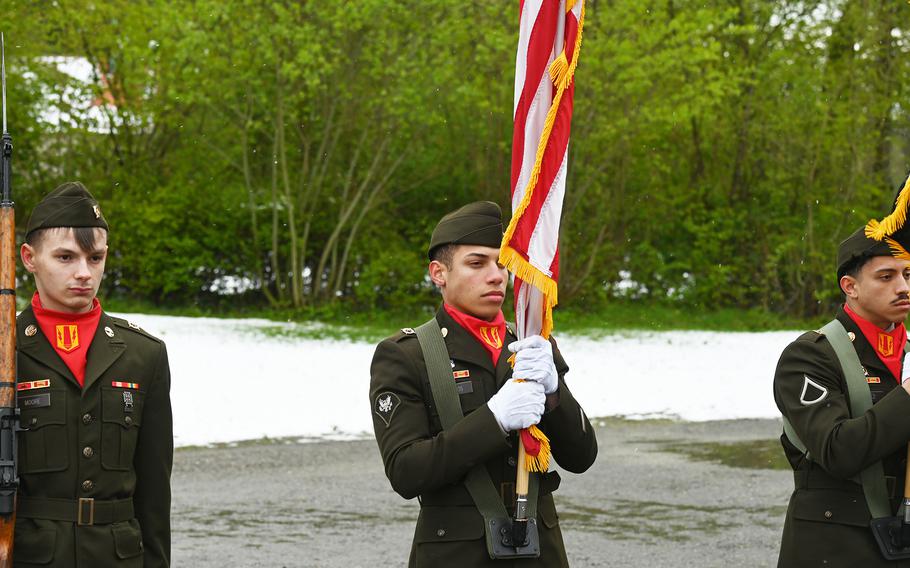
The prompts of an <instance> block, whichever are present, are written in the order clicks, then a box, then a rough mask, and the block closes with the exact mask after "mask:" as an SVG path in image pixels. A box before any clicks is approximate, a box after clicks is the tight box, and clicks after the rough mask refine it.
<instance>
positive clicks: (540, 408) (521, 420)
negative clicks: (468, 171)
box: [370, 202, 597, 568]
mask: <svg viewBox="0 0 910 568" xmlns="http://www.w3.org/2000/svg"><path fill="white" fill-rule="evenodd" d="M501 238H502V220H501V214H500V209H499V207H498V206H497V205H496V204H494V203H490V202H477V203H472V204H469V205H466V206H464V207H462V208H461V209H458V210H457V211H454V212H452V213H450V214H448V215H446V216H445V217H443V218H442V220H441V221H440V222H439V224H438V225H437V226H436V229H435V230H434V231H433V236H432V238H431V241H430V246H429V251H428V254H429V258H430V264H429V274H430V277H431V279H432V280H433V283H434V284H435V285H436V286H438V287H439V289H440V291H441V292H442V298H443V305H442V307H441V308H440V309H439V311H438V312H437V313H436V316H435V318H433V319H432V320H431V321H430V322H428V324H425V325H424V326H421V328H418V329H417V330H414V329H411V328H405V329H403V330H401V332H399V333H398V334H396V335H394V336H392V337H390V338H389V339H386V340H385V341H383V342H382V343H380V344H379V346H378V347H377V349H376V353H375V355H374V357H373V363H372V366H371V369H370V375H371V381H370V403H371V405H372V411H373V427H374V431H375V434H376V441H377V442H378V444H379V449H380V452H381V454H382V459H383V463H384V464H385V471H386V475H387V476H388V478H389V481H390V482H391V484H392V488H393V489H395V491H396V492H398V493H399V494H400V495H401V496H402V497H405V498H407V499H411V498H413V497H419V498H420V506H421V509H420V516H419V517H418V520H417V527H416V530H415V532H414V541H413V545H412V548H411V557H410V562H409V566H412V567H414V566H417V567H420V566H427V567H433V568H437V567H442V568H444V567H446V566H458V567H462V566H472V567H473V566H498V565H502V564H501V561H499V560H493V559H492V556H493V555H494V554H495V553H496V552H495V551H494V548H495V549H497V550H499V551H500V552H501V553H502V554H504V555H506V556H505V557H508V554H509V553H510V551H509V550H507V549H508V548H509V547H507V546H503V545H502V535H501V534H500V531H499V530H493V529H492V528H491V526H490V524H489V521H490V515H488V514H487V513H488V511H490V510H494V512H495V511H497V510H498V511H501V513H500V514H499V515H498V516H495V515H494V516H495V519H494V520H497V521H499V520H501V519H502V518H503V517H506V518H507V517H508V516H511V515H512V514H513V513H514V508H515V507H514V505H515V484H514V480H515V477H516V471H517V467H516V466H517V461H516V448H517V447H518V440H517V432H518V430H520V429H522V428H527V427H528V426H531V425H532V424H537V423H538V422H539V423H540V429H541V430H542V431H543V432H545V433H546V434H547V435H548V436H549V438H550V439H551V440H552V441H553V456H554V458H555V459H556V461H557V462H558V463H559V465H560V466H562V467H563V468H564V469H566V470H567V471H571V472H575V473H581V472H583V471H585V470H587V469H588V468H589V467H590V466H591V464H592V463H594V459H595V457H596V455H597V442H596V439H595V436H594V431H593V429H592V428H591V424H590V423H589V422H588V420H587V418H586V417H585V415H584V412H583V411H582V410H581V407H580V406H579V405H578V403H577V402H576V400H575V398H574V397H573V396H572V393H571V391H569V388H568V387H567V386H566V383H565V380H564V376H565V373H566V371H568V366H567V365H566V363H565V361H564V360H563V358H562V355H561V354H560V353H559V350H558V349H557V348H556V346H555V342H552V341H546V340H544V339H542V338H541V337H539V336H536V337H530V338H528V339H526V340H525V341H523V342H516V339H517V338H516V337H515V334H514V332H513V330H512V329H511V328H510V326H508V325H507V324H506V323H505V320H504V319H503V316H502V311H501V306H502V303H503V300H504V299H505V292H506V284H507V277H508V274H507V273H506V271H505V269H504V268H503V267H502V266H501V265H500V264H499V263H498V258H499V243H500V241H501ZM427 325H429V327H427ZM427 329H429V330H430V331H429V333H430V334H431V339H432V338H433V337H435V338H436V340H437V341H438V342H439V344H441V345H440V351H442V352H443V353H444V354H443V355H442V356H441V358H442V361H441V364H442V367H443V371H442V373H443V374H444V375H446V376H443V378H442V381H443V382H444V384H443V385H442V386H443V387H447V388H449V389H451V390H450V391H449V392H448V393H447V392H441V393H440V392H439V391H438V389H437V386H438V385H436V384H434V379H433V377H432V376H431V375H432V374H433V369H434V368H438V366H434V365H433V362H434V361H433V355H431V353H432V351H431V350H430V349H429V348H428V346H427V345H425V344H423V337H422V333H427V332H426V331H424V330H427ZM424 337H425V336H424ZM440 340H441V341H440ZM506 345H507V346H508V347H509V349H510V350H512V351H515V352H516V356H515V372H514V376H515V377H521V378H522V379H525V380H524V381H523V382H520V381H516V380H513V379H512V377H513V372H512V367H511V365H510V364H509V350H507V349H503V346H506ZM437 362H438V360H437ZM448 394H450V395H451V399H453V400H454V405H455V408H456V412H458V413H463V415H464V416H463V417H461V416H456V417H455V418H454V419H452V420H450V419H449V418H448V417H447V412H448V411H447V402H446V400H447V399H446V398H445V397H446V395H448ZM559 483H560V477H559V474H558V473H557V472H555V471H552V472H547V473H545V474H542V475H540V476H539V484H537V485H538V486H537V494H538V497H537V498H536V499H534V501H533V502H532V503H531V506H532V508H533V509H536V513H535V514H534V515H532V516H531V518H532V519H533V523H534V524H535V525H536V526H537V528H538V529H539V533H538V534H539V542H538V543H536V553H535V552H529V553H527V554H525V555H524V556H526V557H525V558H522V559H515V560H512V562H513V563H512V564H507V565H510V566H529V567H530V566H567V565H568V561H567V559H566V553H565V547H564V545H563V541H562V534H561V532H560V529H559V523H558V520H557V516H556V508H555V505H554V502H553V497H552V492H553V491H554V490H556V488H557V487H558V486H559ZM512 548H513V549H514V548H515V547H512ZM530 548H533V546H532V547H530Z"/></svg>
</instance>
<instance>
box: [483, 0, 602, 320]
mask: <svg viewBox="0 0 910 568" xmlns="http://www.w3.org/2000/svg"><path fill="white" fill-rule="evenodd" d="M567 1H568V6H567ZM520 9H521V16H520V31H519V38H518V52H517V55H516V61H515V107H514V118H515V123H514V131H513V136H512V176H511V190H512V194H511V195H512V221H511V222H510V223H509V227H508V229H507V230H506V234H505V236H504V237H503V246H502V252H501V261H502V263H503V264H504V265H506V266H507V267H508V268H509V270H511V271H512V272H513V273H514V274H515V312H516V325H517V327H518V335H519V337H525V336H527V335H533V334H536V333H542V334H543V335H545V336H546V335H549V333H550V331H552V308H553V306H555V305H556V302H557V282H558V279H559V247H558V241H559V222H560V217H561V214H562V202H563V197H564V195H565V188H566V171H567V162H568V150H569V130H570V127H571V122H572V103H573V97H574V91H575V84H574V81H573V78H574V72H575V66H576V65H577V61H578V52H579V48H580V44H581V30H582V25H583V22H584V2H583V1H582V0H576V1H573V0H562V1H560V0H524V1H522V2H521V8H520Z"/></svg>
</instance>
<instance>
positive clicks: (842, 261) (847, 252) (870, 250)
mask: <svg viewBox="0 0 910 568" xmlns="http://www.w3.org/2000/svg"><path fill="white" fill-rule="evenodd" d="M870 256H891V247H889V246H888V244H887V243H886V242H884V241H876V240H875V239H870V238H869V237H867V236H866V227H865V226H862V227H860V228H859V229H858V230H857V231H855V232H854V233H853V234H852V235H850V236H849V237H847V238H846V239H844V240H843V241H842V242H841V244H840V245H839V246H838V247H837V281H838V282H840V279H841V277H842V276H843V275H844V274H846V273H847V268H848V267H849V266H850V264H851V263H852V262H853V261H854V260H856V259H857V258H862V257H870Z"/></svg>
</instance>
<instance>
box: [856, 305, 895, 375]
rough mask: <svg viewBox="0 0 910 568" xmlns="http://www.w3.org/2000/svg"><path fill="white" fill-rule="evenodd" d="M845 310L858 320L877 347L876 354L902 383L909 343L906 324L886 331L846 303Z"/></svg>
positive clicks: (864, 333) (867, 336)
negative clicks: (905, 350) (905, 345)
mask: <svg viewBox="0 0 910 568" xmlns="http://www.w3.org/2000/svg"><path fill="white" fill-rule="evenodd" d="M844 311H845V312H847V315H848V316H850V319H852V320H853V321H854V322H856V325H858V326H859V329H860V331H862V332H863V336H864V337H865V338H866V341H868V342H869V344H870V345H872V348H873V349H875V354H876V355H878V358H879V359H881V361H882V363H884V364H885V366H886V367H888V370H889V371H891V374H892V375H894V379H895V380H896V381H897V382H898V383H900V380H901V361H902V359H903V358H904V344H906V343H907V328H906V327H904V324H903V323H901V324H900V325H896V326H894V329H892V330H891V331H885V330H883V329H882V328H880V327H878V326H877V325H875V324H874V323H872V322H870V321H868V320H866V319H864V318H863V317H862V316H860V315H859V314H857V313H856V312H854V311H853V310H851V309H850V306H848V305H846V304H844Z"/></svg>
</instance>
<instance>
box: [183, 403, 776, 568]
mask: <svg viewBox="0 0 910 568" xmlns="http://www.w3.org/2000/svg"><path fill="white" fill-rule="evenodd" d="M597 427H598V432H597V436H598V441H599V444H600V452H599V456H598V459H597V462H596V463H595V464H594V466H593V467H592V468H591V469H590V470H589V471H588V472H587V473H585V474H583V475H573V474H568V473H565V472H562V475H563V482H562V486H561V487H560V489H559V491H558V492H557V493H556V505H557V509H558V510H559V513H560V519H561V520H560V522H561V525H562V530H563V535H564V537H565V540H566V546H567V548H568V554H569V560H570V562H571V564H572V566H573V567H575V568H583V567H589V566H590V567H593V566H611V567H613V566H615V567H644V566H648V567H652V566H661V567H673V566H679V567H689V566H698V567H701V568H710V567H728V566H748V567H756V568H758V567H764V566H769V567H770V566H775V564H776V560H777V547H778V542H779V538H780V531H781V528H782V526H783V520H784V514H785V510H786V505H787V499H788V497H789V494H790V491H791V490H792V485H793V481H792V474H790V473H789V472H786V471H780V470H777V471H774V470H765V469H744V468H738V467H727V466H723V465H718V464H715V463H709V462H704V461H697V460H692V459H690V458H688V457H687V456H686V455H685V454H684V453H680V452H679V451H674V449H676V450H678V448H679V446H680V445H681V444H688V443H703V442H735V441H747V440H771V439H774V438H776V437H777V436H779V434H780V430H781V427H780V423H779V422H778V421H776V420H737V421H718V422H697V423H694V422H670V421H644V422H630V421H621V420H608V421H602V422H600V423H599V424H598V426H597ZM173 492H174V500H173V510H174V514H173V564H174V566H176V567H178V568H180V567H184V566H186V567H190V566H192V567H194V568H196V567H198V568H204V567H219V568H221V567H226V566H243V567H247V566H249V567H253V566H267V567H276V568H277V567H318V568H335V567H337V568H357V567H369V568H383V567H393V566H405V565H406V563H407V557H408V552H409V549H410V543H411V536H412V534H413V529H414V522H415V520H416V518H417V510H418V504H417V502H416V500H413V501H405V500H404V499H402V498H401V497H399V496H398V495H396V494H395V493H393V492H392V490H391V489H390V487H389V484H388V481H387V480H386V478H385V476H384V474H383V471H382V463H381V461H380V458H379V452H378V450H377V448H376V444H375V442H374V441H372V440H362V441H353V442H314V443H296V442H290V441H285V440H278V441H274V443H266V442H258V443H249V444H241V445H238V446H236V447H220V448H202V449H199V448H195V449H183V450H179V451H178V452H177V454H176V459H175V466H174V476H173Z"/></svg>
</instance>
